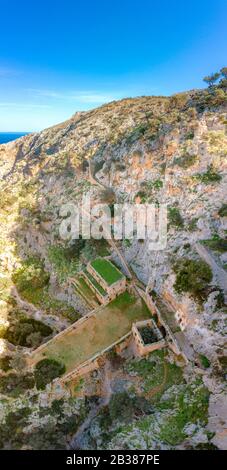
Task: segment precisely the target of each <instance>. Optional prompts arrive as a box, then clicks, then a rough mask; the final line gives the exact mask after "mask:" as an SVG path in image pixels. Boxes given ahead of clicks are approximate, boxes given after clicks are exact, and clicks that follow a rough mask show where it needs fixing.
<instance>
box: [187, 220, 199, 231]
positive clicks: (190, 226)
mask: <svg viewBox="0 0 227 470" xmlns="http://www.w3.org/2000/svg"><path fill="white" fill-rule="evenodd" d="M197 222H198V218H197V217H193V219H191V220H190V222H189V224H188V227H187V229H188V231H189V232H193V231H194V230H197Z"/></svg>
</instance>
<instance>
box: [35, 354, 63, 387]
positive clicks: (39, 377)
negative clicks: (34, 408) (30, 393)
mask: <svg viewBox="0 0 227 470" xmlns="http://www.w3.org/2000/svg"><path fill="white" fill-rule="evenodd" d="M64 373H65V365H64V364H62V363H61V362H58V361H56V360H54V359H42V360H41V361H39V362H38V363H37V364H36V366H35V383H36V387H37V388H38V389H39V390H44V389H45V387H46V385H47V384H49V383H50V382H52V380H54V379H55V378H56V377H60V376H61V375H62V374H64Z"/></svg>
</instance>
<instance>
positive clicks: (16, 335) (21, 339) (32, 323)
mask: <svg viewBox="0 0 227 470" xmlns="http://www.w3.org/2000/svg"><path fill="white" fill-rule="evenodd" d="M51 333H52V328H51V327H50V326H48V325H45V324H44V323H42V322H40V321H38V320H34V319H33V318H23V319H21V320H19V321H18V322H16V323H15V324H12V325H10V327H9V328H8V329H7V331H6V333H5V335H4V338H5V339H7V340H8V341H9V342H10V343H12V344H15V345H16V346H17V345H19V346H25V347H29V346H30V347H31V346H38V345H39V344H40V343H41V341H42V338H43V337H46V336H49V335H50V334H51Z"/></svg>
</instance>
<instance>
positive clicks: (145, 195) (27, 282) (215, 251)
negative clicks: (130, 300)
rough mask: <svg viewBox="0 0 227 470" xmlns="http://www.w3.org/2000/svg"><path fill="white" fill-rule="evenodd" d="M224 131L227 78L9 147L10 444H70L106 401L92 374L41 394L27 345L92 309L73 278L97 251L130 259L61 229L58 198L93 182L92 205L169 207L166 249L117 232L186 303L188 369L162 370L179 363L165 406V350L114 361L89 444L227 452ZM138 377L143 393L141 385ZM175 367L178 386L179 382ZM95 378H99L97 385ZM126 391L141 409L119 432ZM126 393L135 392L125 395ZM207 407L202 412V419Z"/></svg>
mask: <svg viewBox="0 0 227 470" xmlns="http://www.w3.org/2000/svg"><path fill="white" fill-rule="evenodd" d="M226 130H227V93H226V91H225V88H224V87H223V86H213V87H210V89H208V90H202V91H191V92H188V93H181V94H177V95H174V96H172V97H141V98H134V99H125V100H122V101H118V102H112V103H109V104H107V105H104V106H102V107H100V108H98V109H94V110H92V111H88V112H81V113H76V114H75V115H74V116H73V117H72V118H71V119H69V120H68V121H66V122H64V123H62V124H59V125H57V126H54V127H52V128H49V129H45V130H44V131H42V132H40V133H36V134H30V135H27V136H25V137H22V138H21V139H19V140H17V141H15V142H11V143H9V144H5V145H1V146H0V174H1V182H0V186H1V209H0V221H1V233H0V262H1V266H0V270H1V272H0V294H1V301H0V302H1V304H0V306H1V319H0V321H1V323H0V332H1V340H0V341H1V343H0V348H1V359H0V361H1V362H0V366H1V368H2V372H1V375H2V377H1V386H0V387H1V388H0V393H1V394H2V397H3V398H4V400H6V402H5V403H6V404H4V405H1V408H0V418H1V420H2V422H3V423H5V424H4V431H2V435H1V436H0V441H1V442H2V446H3V447H6V448H8V447H9V448H24V446H26V445H28V446H29V447H30V448H44V446H47V448H55V447H59V446H61V445H62V442H63V446H65V445H66V439H67V438H68V437H67V436H68V435H71V434H72V433H73V432H75V430H76V429H77V427H78V424H79V423H81V422H82V421H83V419H84V417H85V416H86V413H89V409H90V408H92V406H95V405H94V403H93V401H94V400H93V401H92V399H93V398H94V397H93V396H94V395H96V392H94V390H93V388H94V383H93V385H92V386H91V383H90V382H92V378H90V382H89V381H88V382H89V383H88V384H87V383H85V384H83V387H82V386H81V387H82V389H83V390H84V393H80V394H79V395H78V396H77V395H76V396H75V398H69V396H68V395H67V393H66V392H63V391H60V392H59V393H60V395H58V392H57V391H56V396H55V399H54V401H53V398H51V397H50V394H48V386H47V389H46V390H45V392H44V391H43V392H40V391H38V390H37V388H36V387H37V383H36V385H35V379H34V377H33V375H32V373H30V372H24V370H23V364H24V363H23V353H24V352H26V351H27V350H30V349H31V348H35V347H37V346H38V345H39V344H41V342H43V341H46V339H49V338H50V337H51V335H54V334H55V333H56V332H58V331H60V330H61V329H63V328H65V327H66V326H68V325H69V324H70V323H72V322H74V321H76V320H77V319H78V318H79V317H80V316H81V315H84V314H85V313H87V312H88V311H89V309H90V308H91V305H88V303H86V301H85V299H83V298H82V297H81V296H80V295H78V293H77V292H76V291H75V289H74V288H73V286H72V283H71V278H72V277H73V276H75V275H76V273H77V272H78V270H79V269H81V266H82V267H83V266H85V265H86V263H87V262H88V261H89V260H91V259H93V258H94V257H96V256H97V255H98V256H105V255H109V256H111V257H112V259H113V260H114V261H115V262H116V263H117V264H119V265H121V260H120V259H119V257H118V256H117V254H116V252H115V251H114V249H113V248H111V247H109V245H108V243H107V242H105V241H102V240H101V241H100V242H98V241H95V240H89V241H84V240H77V241H75V240H74V241H73V242H72V241H70V240H68V241H63V240H62V239H61V238H60V235H59V225H60V223H61V221H62V218H61V217H60V215H59V209H60V207H61V206H62V205H63V204H64V203H66V202H74V203H75V202H79V201H80V200H81V198H82V195H83V194H84V193H86V192H87V191H89V192H90V194H91V195H92V200H93V201H106V202H108V203H109V204H111V205H112V204H113V203H114V202H118V203H120V202H124V201H125V202H136V203H137V204H139V203H145V202H153V203H155V204H156V205H157V206H158V205H159V204H161V203H167V205H168V241H167V247H166V249H165V250H161V251H157V252H155V253H154V252H151V251H150V250H149V241H148V240H145V241H144V240H137V239H135V240H122V241H119V242H118V248H119V249H120V251H121V253H122V254H123V255H124V257H125V259H126V260H127V262H128V264H129V266H130V268H131V270H132V271H133V272H134V273H135V275H136V276H137V278H138V279H139V280H140V281H141V282H142V283H143V284H144V287H146V286H147V285H150V287H151V290H152V294H153V298H154V299H162V300H163V301H168V304H169V305H170V306H172V307H173V308H174V310H175V311H176V310H180V311H181V312H182V314H183V316H184V322H185V325H186V327H185V329H184V331H183V334H181V332H180V331H179V335H178V336H179V338H178V339H179V341H180V344H181V347H182V349H183V351H184V353H185V354H186V356H187V358H188V364H187V366H185V367H182V364H174V363H173V362H174V358H173V356H172V355H171V354H170V353H168V352H167V356H166V359H165V361H164V362H165V363H166V364H167V366H164V365H163V367H167V368H169V369H170V371H169V379H168V380H167V385H168V387H167V386H165V387H164V388H163V389H162V388H161V389H160V391H159V393H158V397H156V399H155V401H154V400H153V399H151V400H150V399H149V394H148V392H147V386H148V385H147V382H146V381H147V373H148V375H149V374H150V377H152V374H153V376H154V377H156V376H157V377H156V378H157V383H158V381H159V380H160V381H161V378H160V377H159V375H158V370H157V367H158V364H159V363H160V361H163V357H161V358H160V357H158V356H157V357H156V356H155V357H153V358H152V357H151V358H150V359H149V358H148V359H147V360H145V359H143V360H142V361H138V360H136V362H130V361H135V360H131V359H127V358H118V359H116V358H115V359H116V360H115V366H116V363H117V364H118V365H117V372H116V373H113V371H112V375H113V376H112V379H111V380H112V392H111V393H112V394H111V399H110V405H109V408H108V410H104V411H105V413H104V411H103V410H102V414H101V415H100V416H98V417H96V418H95V419H94V420H93V427H91V429H92V433H93V434H92V435H90V436H89V438H88V436H86V439H87V440H86V439H85V442H86V444H81V445H87V446H88V447H89V446H91V447H92V446H96V447H100V448H104V447H107V448H114V447H115V448H119V445H120V444H119V443H121V445H122V446H124V448H135V447H136V448H150V447H152V446H153V447H154V446H156V448H162V447H163V448H178V447H180V448H186V447H190V446H191V447H196V446H201V447H204V448H209V446H210V447H212V446H217V447H218V448H226V447H227V424H226V418H227V417H226V416H224V413H223V409H224V400H225V397H224V378H225V374H226V363H227V359H226V350H225V333H226V313H227V238H226V234H227V161H226V157H227V133H226ZM157 301H158V300H157ZM179 330H180V329H179ZM124 361H125V362H124ZM143 361H145V362H143ZM110 362H111V361H110ZM112 362H113V361H112ZM155 368H156V369H155ZM174 368H176V369H177V370H175V369H174ZM178 369H179V371H178ZM145 371H146V373H144V372H145ZM100 374H101V375H102V372H100ZM136 374H137V375H138V377H140V385H141V383H142V390H139V385H138V384H135V383H134V382H135V376H136ZM155 374H156V375H155ZM172 374H173V376H172ZM145 376H146V377H145ZM175 376H176V377H177V381H175V379H171V377H175ZM122 377H123V378H122ZM126 377H127V380H126ZM99 379H100V380H101V381H102V377H101V378H100V377H99ZM97 380H98V379H97V377H96V378H95V379H94V377H93V382H94V381H95V382H97ZM141 381H142V382H141ZM151 382H152V380H151ZM153 385H157V384H156V383H154V384H153ZM81 387H80V389H81ZM92 387H93V388H92ZM174 387H175V388H174ZM176 387H178V388H177V391H176ZM89 390H90V392H89ZM136 391H137V392H136ZM117 393H118V394H119V393H120V394H121V397H120V398H121V400H122V407H125V401H126V402H127V403H128V406H129V407H131V408H130V410H131V411H130V412H129V411H127V409H126V411H125V418H123V424H122V423H121V426H120V427H121V431H119V415H118V414H117V411H116V410H117V405H116V399H115V395H116V394H117ZM126 393H127V394H129V395H130V397H131V401H130V400H125V397H124V394H126ZM85 396H86V397H87V398H86V400H85V398H84V397H85ZM92 397H93V398H92ZM141 397H142V398H141ZM173 397H175V398H174V402H173ZM185 397H186V398H185ZM142 399H143V400H144V402H143V403H142V402H141V400H142ZM184 399H185V400H186V401H187V400H188V403H190V404H191V413H188V414H187V413H186V410H185V406H186V405H185V403H186V402H185V403H184ZM114 400H115V401H114ZM133 400H135V401H133ZM136 400H137V401H136ZM126 408H127V407H126ZM186 408H187V407H186ZM198 408H199V409H200V410H201V413H197V414H198V416H197V414H196V413H195V410H196V409H198ZM179 409H180V413H181V414H180V415H179ZM133 410H134V411H133ZM130 413H131V414H130ZM133 413H136V415H135V416H134V414H133ZM119 414H120V413H119ZM37 416H39V419H37ZM129 416H131V418H130V417H129ZM138 416H139V418H138ZM193 416H194V417H195V416H196V418H193ZM18 420H19V422H20V426H19V431H18V433H17V434H16V436H12V435H11V427H12V426H13V423H14V422H15V421H17V422H18ZM59 420H60V422H61V426H59ZM45 426H47V427H48V433H49V434H48V439H46V441H45V443H44V442H43V441H42V437H41V435H42V429H43V427H45ZM56 427H57V428H58V430H59V432H58V435H57V436H56ZM100 428H101V431H100ZM97 429H98V431H97ZM173 430H174V431H173ZM172 434H174V436H175V437H171V436H172ZM53 435H55V437H53ZM62 436H64V437H62ZM97 436H99V438H97ZM100 436H101V438H100ZM108 436H109V440H108ZM151 436H153V437H152V438H151ZM28 437H29V438H28ZM89 439H90V440H89ZM64 442H65V443H64ZM27 443H28V444H27ZM60 443H61V444H60ZM138 446H139V447H138Z"/></svg>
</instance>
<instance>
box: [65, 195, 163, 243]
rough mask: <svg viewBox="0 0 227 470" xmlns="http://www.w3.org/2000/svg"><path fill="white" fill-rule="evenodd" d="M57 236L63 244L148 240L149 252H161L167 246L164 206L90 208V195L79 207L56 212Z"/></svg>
mask: <svg viewBox="0 0 227 470" xmlns="http://www.w3.org/2000/svg"><path fill="white" fill-rule="evenodd" d="M59 215H60V217H62V221H61V223H60V227H59V233H60V236H61V238H62V239H63V240H76V239H79V238H82V239H85V240H89V239H91V238H94V239H96V240H100V239H102V238H105V239H107V240H108V239H113V240H124V239H127V240H132V239H135V238H136V239H140V240H145V239H146V240H148V241H149V248H150V250H155V251H157V250H163V249H165V248H166V244H167V205H166V204H160V205H159V206H158V207H157V206H156V205H155V204H128V203H124V204H114V205H113V206H112V207H109V205H108V204H101V203H100V204H94V205H92V204H91V198H90V195H89V193H87V194H84V195H83V197H82V202H81V204H79V205H77V204H74V203H71V202H70V203H66V204H64V205H63V206H62V207H61V208H60V211H59Z"/></svg>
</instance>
